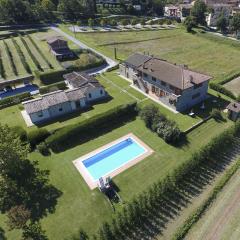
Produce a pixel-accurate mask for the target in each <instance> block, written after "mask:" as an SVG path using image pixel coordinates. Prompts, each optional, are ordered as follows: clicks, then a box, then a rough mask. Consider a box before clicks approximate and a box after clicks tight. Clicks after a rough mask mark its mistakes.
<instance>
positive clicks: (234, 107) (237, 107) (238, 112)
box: [227, 102, 240, 121]
mask: <svg viewBox="0 0 240 240" xmlns="http://www.w3.org/2000/svg"><path fill="white" fill-rule="evenodd" d="M227 110H228V117H229V118H230V119H231V120H233V121H237V120H238V119H240V103H237V102H232V103H230V104H229V105H228V106H227Z"/></svg>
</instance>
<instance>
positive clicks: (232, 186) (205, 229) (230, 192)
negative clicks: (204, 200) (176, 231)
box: [186, 170, 240, 240]
mask: <svg viewBox="0 0 240 240" xmlns="http://www.w3.org/2000/svg"><path fill="white" fill-rule="evenodd" d="M239 185H240V170H238V171H237V172H236V173H235V174H234V176H233V177H232V179H231V180H230V181H229V183H228V184H227V185H226V186H225V188H224V189H223V191H222V192H221V193H220V194H219V196H218V198H217V199H216V200H215V202H214V203H213V204H212V206H211V207H210V208H209V209H208V210H207V211H206V214H205V215H204V216H203V217H202V218H201V219H200V220H199V222H198V223H197V224H196V225H195V226H194V227H193V228H192V230H191V231H190V232H189V234H188V235H187V237H186V239H187V240H193V239H194V240H200V239H206V240H217V239H221V240H238V239H240V201H239V199H240V190H239Z"/></svg>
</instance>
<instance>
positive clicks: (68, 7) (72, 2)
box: [57, 0, 84, 20]
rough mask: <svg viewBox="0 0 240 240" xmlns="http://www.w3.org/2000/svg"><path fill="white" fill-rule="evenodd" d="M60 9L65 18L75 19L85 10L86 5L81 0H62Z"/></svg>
mask: <svg viewBox="0 0 240 240" xmlns="http://www.w3.org/2000/svg"><path fill="white" fill-rule="evenodd" d="M57 9H58V11H59V12H61V14H62V16H63V18H64V19H70V20H75V19H78V18H79V13H81V12H83V11H84V7H83V5H82V3H81V1H79V0H60V1H59V4H58V7H57Z"/></svg>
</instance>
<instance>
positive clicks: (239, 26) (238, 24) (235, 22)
mask: <svg viewBox="0 0 240 240" xmlns="http://www.w3.org/2000/svg"><path fill="white" fill-rule="evenodd" d="M230 28H231V30H232V31H235V33H236V35H237V34H238V31H239V30H240V13H238V14H235V15H234V16H233V18H232V19H231V21H230Z"/></svg>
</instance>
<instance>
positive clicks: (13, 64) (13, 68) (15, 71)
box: [3, 41, 18, 76]
mask: <svg viewBox="0 0 240 240" xmlns="http://www.w3.org/2000/svg"><path fill="white" fill-rule="evenodd" d="M3 43H4V46H5V49H6V53H7V55H8V58H9V59H10V63H11V67H12V70H13V72H14V74H15V76H18V71H17V67H16V65H15V62H14V59H13V55H12V52H11V51H10V49H9V46H8V44H7V43H6V42H5V41H3Z"/></svg>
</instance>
